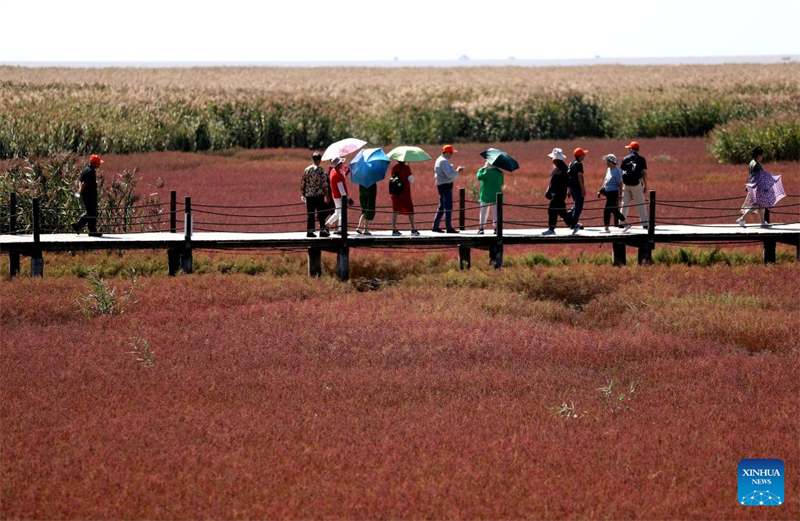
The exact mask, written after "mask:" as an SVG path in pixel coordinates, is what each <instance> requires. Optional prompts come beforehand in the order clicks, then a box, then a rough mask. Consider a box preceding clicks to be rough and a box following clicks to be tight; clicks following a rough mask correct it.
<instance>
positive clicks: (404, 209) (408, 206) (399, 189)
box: [389, 161, 419, 235]
mask: <svg viewBox="0 0 800 521" xmlns="http://www.w3.org/2000/svg"><path fill="white" fill-rule="evenodd" d="M413 182H414V174H413V173H412V172H411V167H409V166H408V163H405V162H403V161H398V162H397V164H396V165H394V166H393V167H392V178H391V179H390V180H389V195H390V197H391V199H392V212H393V213H392V235H400V232H399V231H398V230H397V216H398V215H400V214H403V215H407V216H408V221H409V222H410V223H411V235H419V231H418V230H417V227H416V225H415V224H414V201H413V200H412V199H411V183H413Z"/></svg>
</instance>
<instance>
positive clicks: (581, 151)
mask: <svg viewBox="0 0 800 521" xmlns="http://www.w3.org/2000/svg"><path fill="white" fill-rule="evenodd" d="M586 152H588V150H584V149H582V148H581V147H578V148H576V149H575V150H574V151H573V152H572V155H574V156H575V157H578V156H582V155H584V154H585V153H586Z"/></svg>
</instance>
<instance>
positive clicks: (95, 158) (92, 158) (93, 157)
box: [89, 154, 105, 165]
mask: <svg viewBox="0 0 800 521" xmlns="http://www.w3.org/2000/svg"><path fill="white" fill-rule="evenodd" d="M89 162H90V163H96V164H98V165H99V164H100V163H105V161H103V160H102V159H100V156H98V155H97V154H92V155H91V156H89Z"/></svg>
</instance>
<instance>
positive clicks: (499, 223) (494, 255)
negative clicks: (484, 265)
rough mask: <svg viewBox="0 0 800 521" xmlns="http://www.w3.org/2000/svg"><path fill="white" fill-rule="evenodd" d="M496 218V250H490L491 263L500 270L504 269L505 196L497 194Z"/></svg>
mask: <svg viewBox="0 0 800 521" xmlns="http://www.w3.org/2000/svg"><path fill="white" fill-rule="evenodd" d="M495 217H496V223H495V225H494V230H495V234H496V235H497V240H496V242H495V244H494V248H493V249H490V250H489V256H490V263H491V264H492V266H494V269H496V270H499V269H500V268H502V267H503V194H502V193H499V194H497V199H496V200H495Z"/></svg>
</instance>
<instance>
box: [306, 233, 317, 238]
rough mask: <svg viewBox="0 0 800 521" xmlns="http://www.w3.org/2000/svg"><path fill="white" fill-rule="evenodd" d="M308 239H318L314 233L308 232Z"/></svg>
mask: <svg viewBox="0 0 800 521" xmlns="http://www.w3.org/2000/svg"><path fill="white" fill-rule="evenodd" d="M306 237H316V235H315V234H314V232H308V233H306Z"/></svg>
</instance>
